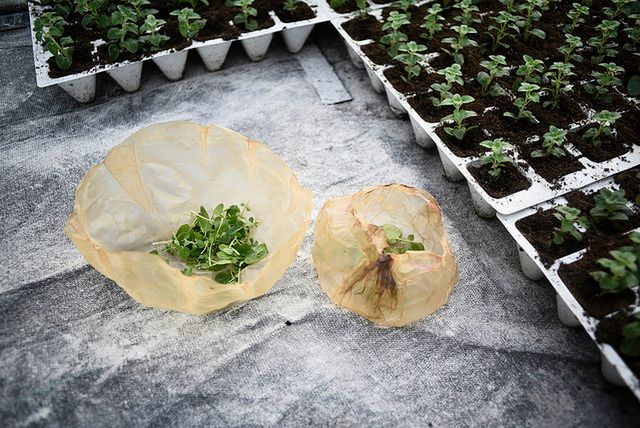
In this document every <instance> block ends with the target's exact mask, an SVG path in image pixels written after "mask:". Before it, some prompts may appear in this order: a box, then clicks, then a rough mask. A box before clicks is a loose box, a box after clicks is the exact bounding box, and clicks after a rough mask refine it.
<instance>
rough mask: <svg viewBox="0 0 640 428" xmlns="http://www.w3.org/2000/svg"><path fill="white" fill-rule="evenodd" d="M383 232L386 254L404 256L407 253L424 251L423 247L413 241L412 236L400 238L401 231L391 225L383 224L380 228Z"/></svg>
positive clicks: (413, 237)
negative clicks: (385, 241)
mask: <svg viewBox="0 0 640 428" xmlns="http://www.w3.org/2000/svg"><path fill="white" fill-rule="evenodd" d="M380 227H381V228H382V230H383V231H384V236H385V239H386V240H387V244H388V245H387V247H386V248H385V249H384V252H385V253H387V254H404V253H406V252H407V251H424V245H422V243H421V242H418V241H416V240H415V236H414V235H408V236H407V237H406V238H403V237H402V231H401V230H400V228H399V227H397V226H394V225H393V224H383V225H382V226H380Z"/></svg>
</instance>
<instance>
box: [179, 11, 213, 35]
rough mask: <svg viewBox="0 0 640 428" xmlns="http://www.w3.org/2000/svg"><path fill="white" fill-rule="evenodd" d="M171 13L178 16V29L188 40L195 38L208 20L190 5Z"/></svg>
mask: <svg viewBox="0 0 640 428" xmlns="http://www.w3.org/2000/svg"><path fill="white" fill-rule="evenodd" d="M171 15H172V16H177V17H178V30H179V31H180V34H181V35H182V37H184V38H185V39H187V40H193V39H194V38H195V37H196V36H197V35H198V33H199V32H200V30H202V28H204V24H206V22H207V20H206V19H202V17H201V16H200V15H198V14H197V13H196V12H195V11H194V10H193V9H191V8H188V7H185V8H183V9H182V10H174V11H173V12H171Z"/></svg>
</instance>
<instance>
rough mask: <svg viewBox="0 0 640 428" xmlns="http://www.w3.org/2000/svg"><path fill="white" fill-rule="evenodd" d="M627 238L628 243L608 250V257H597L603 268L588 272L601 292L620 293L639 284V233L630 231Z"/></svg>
mask: <svg viewBox="0 0 640 428" xmlns="http://www.w3.org/2000/svg"><path fill="white" fill-rule="evenodd" d="M629 240H630V241H631V243H630V245H625V246H622V247H620V248H618V249H617V250H612V251H609V256H610V257H604V258H601V259H598V265H600V267H601V268H604V269H603V270H597V271H592V272H589V275H591V277H592V278H593V279H595V280H596V281H597V282H598V285H599V287H600V291H601V293H603V294H606V293H620V292H622V291H624V290H627V289H629V288H631V287H636V286H637V285H639V284H640V271H639V270H638V258H639V257H640V233H638V232H632V233H631V234H629Z"/></svg>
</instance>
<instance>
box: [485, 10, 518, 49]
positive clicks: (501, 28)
mask: <svg viewBox="0 0 640 428" xmlns="http://www.w3.org/2000/svg"><path fill="white" fill-rule="evenodd" d="M494 20H495V21H496V23H495V24H491V25H490V26H489V31H488V32H487V33H486V34H487V35H488V36H489V37H491V40H492V41H493V42H492V43H491V52H495V51H496V50H497V49H498V47H502V48H505V49H509V44H508V43H506V41H505V40H506V39H507V38H510V39H512V38H514V37H515V34H516V33H520V27H518V20H517V19H516V17H515V16H514V15H513V14H511V13H509V12H505V11H502V12H500V13H499V14H498V16H496V17H495V18H494Z"/></svg>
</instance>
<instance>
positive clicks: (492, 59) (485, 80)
mask: <svg viewBox="0 0 640 428" xmlns="http://www.w3.org/2000/svg"><path fill="white" fill-rule="evenodd" d="M480 65H481V66H482V67H484V68H485V69H486V70H487V71H480V72H479V73H478V76H477V77H476V79H477V80H478V83H480V86H481V93H482V95H487V94H489V93H490V94H491V95H492V96H494V97H496V96H499V95H504V94H505V91H504V89H502V87H501V86H500V85H498V84H497V83H495V82H494V80H495V79H496V78H498V77H504V76H508V75H509V71H508V70H507V68H506V66H507V61H506V58H505V57H504V56H503V55H489V59H488V60H485V61H481V62H480ZM492 83H493V84H492Z"/></svg>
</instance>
